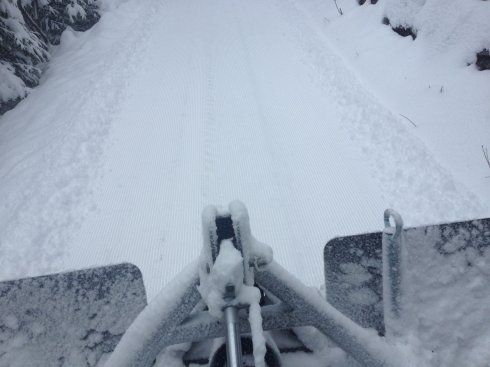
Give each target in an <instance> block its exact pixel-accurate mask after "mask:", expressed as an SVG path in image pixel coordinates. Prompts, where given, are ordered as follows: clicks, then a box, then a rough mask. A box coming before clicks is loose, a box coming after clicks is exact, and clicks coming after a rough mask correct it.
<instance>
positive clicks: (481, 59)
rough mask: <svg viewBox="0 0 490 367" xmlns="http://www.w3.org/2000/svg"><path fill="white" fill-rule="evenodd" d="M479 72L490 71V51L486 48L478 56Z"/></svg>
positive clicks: (477, 65)
mask: <svg viewBox="0 0 490 367" xmlns="http://www.w3.org/2000/svg"><path fill="white" fill-rule="evenodd" d="M476 67H477V68H478V70H490V51H489V50H487V49H486V48H485V49H483V50H482V51H480V52H478V53H477V54H476Z"/></svg>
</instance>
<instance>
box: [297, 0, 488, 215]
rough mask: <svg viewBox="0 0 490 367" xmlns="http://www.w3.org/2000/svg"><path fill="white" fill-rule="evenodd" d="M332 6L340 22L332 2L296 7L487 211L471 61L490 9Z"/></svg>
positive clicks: (424, 4) (484, 42)
mask: <svg viewBox="0 0 490 367" xmlns="http://www.w3.org/2000/svg"><path fill="white" fill-rule="evenodd" d="M337 3H338V5H339V7H340V8H341V10H342V11H343V13H344V15H343V16H341V15H340V14H339V13H338V11H337V9H336V7H335V5H334V3H333V1H321V0H308V1H304V2H297V4H298V7H299V8H301V9H302V10H303V11H304V12H305V14H307V16H308V17H309V19H310V21H311V22H312V24H315V26H316V27H317V29H318V30H319V32H321V33H322V34H324V36H325V37H326V38H327V39H328V41H329V43H330V45H331V46H333V47H334V48H335V49H336V50H337V51H338V52H339V53H340V54H341V55H342V57H343V59H344V61H345V63H346V65H347V66H348V67H349V68H350V69H351V70H353V71H354V72H355V73H356V74H357V76H358V77H359V78H360V79H361V80H362V82H363V84H365V85H368V86H369V89H370V90H371V91H372V92H373V93H374V94H375V95H376V96H377V97H378V98H379V99H380V100H382V101H383V104H385V105H386V106H387V107H389V108H390V110H391V111H393V113H394V114H396V115H397V116H398V117H399V118H400V122H401V123H402V124H403V125H404V126H405V127H406V129H407V130H408V131H409V134H411V135H412V134H413V135H416V136H417V137H419V138H420V139H421V140H422V141H423V142H424V144H425V145H426V147H427V149H428V150H429V151H430V154H431V155H432V156H433V157H435V158H436V160H437V161H438V163H439V164H441V165H442V166H444V167H445V169H447V170H448V171H449V172H450V174H451V176H452V177H454V178H455V179H456V180H457V181H458V182H461V183H462V184H464V185H465V186H466V187H467V188H468V189H469V190H471V191H472V192H473V193H474V194H476V195H477V196H478V199H479V201H480V202H482V203H484V204H485V205H487V206H488V205H489V200H490V178H488V176H489V175H490V167H489V166H488V165H487V162H486V161H485V157H484V154H483V152H482V145H483V146H484V147H486V148H488V147H490V129H489V121H490V71H488V70H487V71H478V69H477V67H476V66H475V62H476V54H477V53H478V52H479V51H481V50H484V49H490V23H489V22H488V19H490V4H489V3H488V2H486V1H468V2H460V1H437V0H426V1H414V2H410V1H403V0H381V1H379V2H378V3H377V4H376V5H371V4H369V1H367V2H366V4H365V5H363V6H360V7H359V6H358V5H357V1H355V0H338V1H337ZM385 17H388V18H389V19H390V22H391V25H392V26H393V27H396V26H402V27H412V28H413V29H415V30H416V31H417V38H416V39H415V40H413V39H412V37H405V38H403V37H401V36H400V35H398V34H396V33H395V32H393V31H392V30H391V29H390V27H389V26H386V25H382V22H383V18H385ZM380 133H381V132H380ZM395 143H396V142H395ZM400 168H401V169H403V167H400ZM429 180H430V179H428V181H429ZM487 213H488V211H487ZM441 219H442V218H441Z"/></svg>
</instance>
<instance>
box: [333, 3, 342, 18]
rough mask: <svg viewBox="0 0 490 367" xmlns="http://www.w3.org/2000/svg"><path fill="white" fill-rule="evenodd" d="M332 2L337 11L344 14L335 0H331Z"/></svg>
mask: <svg viewBox="0 0 490 367" xmlns="http://www.w3.org/2000/svg"><path fill="white" fill-rule="evenodd" d="M333 2H334V3H335V7H336V8H337V11H338V12H339V14H340V15H344V13H343V12H342V9H341V8H339V6H338V5H337V0H333Z"/></svg>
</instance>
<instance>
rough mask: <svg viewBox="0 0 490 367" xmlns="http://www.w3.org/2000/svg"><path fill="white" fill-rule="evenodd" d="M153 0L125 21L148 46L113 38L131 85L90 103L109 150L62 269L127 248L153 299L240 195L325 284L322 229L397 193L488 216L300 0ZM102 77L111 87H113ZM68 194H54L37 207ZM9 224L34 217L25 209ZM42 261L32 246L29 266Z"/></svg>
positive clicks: (373, 220) (265, 235) (297, 266)
mask: <svg viewBox="0 0 490 367" xmlns="http://www.w3.org/2000/svg"><path fill="white" fill-rule="evenodd" d="M131 3H133V2H131V1H129V2H128V3H127V4H131ZM136 3H137V2H136V1H135V2H134V4H136ZM142 3H143V4H144V5H140V6H141V7H144V6H146V5H149V4H156V5H154V6H153V7H151V11H150V10H149V11H146V12H144V13H142V16H145V17H147V19H144V21H143V19H140V21H141V23H140V22H133V23H132V24H131V27H132V28H131V32H129V34H132V32H135V33H137V34H140V33H138V32H141V35H142V36H141V37H142V39H141V42H142V43H143V44H144V45H139V44H138V42H133V43H131V42H128V43H126V44H122V45H120V46H118V49H120V51H119V52H120V53H122V54H124V55H127V56H128V57H129V56H130V55H133V54H134V53H137V54H138V57H137V61H134V60H133V61H131V62H128V63H127V64H124V65H122V64H115V65H116V66H114V67H111V65H109V66H108V67H107V69H106V70H104V75H109V79H110V77H111V76H113V77H114V79H116V80H117V79H118V78H120V77H121V70H123V71H124V72H123V73H122V75H124V76H126V77H127V80H126V82H125V84H124V86H123V87H124V98H119V99H117V100H115V101H113V103H112V108H110V109H106V110H102V111H101V112H100V114H99V115H97V114H94V116H92V117H91V118H93V119H95V118H101V114H102V118H106V119H107V121H108V125H107V126H105V127H101V130H99V132H100V134H101V135H103V139H102V138H101V141H100V144H103V143H104V144H105V145H104V146H105V150H104V151H103V153H100V154H97V155H94V156H93V157H92V158H91V159H90V160H88V158H87V159H86V160H85V161H83V162H85V163H86V164H89V163H90V164H98V163H100V164H101V167H102V168H101V170H100V172H101V174H100V175H99V176H98V179H95V178H93V177H92V176H90V177H91V178H90V179H89V180H87V182H85V181H84V182H83V190H84V191H83V192H93V196H92V197H91V198H90V199H88V198H87V199H85V200H81V199H80V200H78V201H74V202H73V204H72V205H70V213H72V212H73V213H74V214H71V215H74V216H75V217H76V218H79V217H85V219H84V221H83V224H81V223H82V220H81V219H77V226H76V228H73V229H72V230H71V232H69V233H70V236H65V237H62V238H59V239H52V243H53V244H54V245H56V248H57V249H58V250H59V251H60V252H61V255H60V256H62V259H63V262H62V263H57V264H56V265H55V266H53V269H56V270H58V269H61V268H63V269H67V268H80V267H85V266H91V265H103V264H108V263H115V262H120V261H130V262H133V263H135V264H136V265H138V266H139V267H140V268H141V270H142V272H143V275H144V278H145V283H146V285H147V290H148V295H149V297H150V298H152V297H153V296H154V295H155V294H156V292H158V290H160V289H161V288H162V287H163V286H164V285H165V284H166V283H168V282H169V281H170V279H171V278H172V277H174V276H175V275H176V274H177V273H178V272H179V270H180V269H182V268H183V267H184V265H185V264H187V263H189V262H190V261H191V260H193V259H194V258H196V257H197V256H198V254H199V251H200V246H201V224H200V213H201V210H202V208H203V207H204V206H205V205H206V204H220V203H221V204H227V203H228V202H229V201H230V200H233V199H240V200H242V201H243V202H244V203H245V204H246V205H247V207H248V208H249V212H250V216H251V226H252V232H253V233H254V235H255V236H256V237H257V238H258V239H259V240H261V241H263V242H265V243H267V244H269V245H271V246H272V248H273V249H274V252H275V259H276V260H277V261H278V262H279V263H281V264H282V265H283V266H285V267H286V268H287V269H288V270H290V271H291V272H292V273H293V274H295V275H296V276H298V277H299V278H300V279H302V280H303V281H304V282H306V283H307V284H309V285H315V286H318V285H320V284H321V283H323V246H324V245H325V243H326V242H327V241H328V240H329V239H331V238H332V237H334V236H337V235H343V234H354V233H359V232H365V231H373V230H379V229H381V228H382V223H383V222H382V214H383V210H384V209H385V208H386V207H390V206H393V207H394V208H395V209H397V210H399V211H400V212H401V213H402V214H403V215H404V217H405V218H406V221H407V223H408V224H412V225H413V224H421V223H434V222H440V221H443V220H458V219H467V218H473V217H479V216H482V215H483V213H484V209H482V208H481V207H480V205H479V203H478V202H477V201H476V199H475V198H474V196H473V195H471V194H470V193H469V192H467V190H466V189H465V188H464V187H462V186H461V185H459V184H458V183H457V182H455V181H454V180H453V178H451V177H450V176H449V175H448V174H447V173H446V172H445V171H444V169H442V168H441V167H440V166H439V165H438V164H437V162H435V161H434V159H433V158H431V157H430V155H429V154H428V153H427V152H426V150H425V147H424V146H423V145H422V144H421V143H420V142H419V141H418V140H417V139H416V138H414V137H413V136H411V135H410V133H409V132H408V131H406V130H405V129H404V128H403V125H404V123H403V122H401V121H400V120H399V117H397V116H396V115H394V114H392V113H391V112H390V111H389V110H387V109H386V108H385V107H384V106H383V105H382V104H380V102H379V101H377V100H376V99H375V98H374V97H373V96H372V95H371V94H370V93H369V92H368V90H367V89H366V87H365V86H363V85H362V84H361V83H360V82H358V81H357V80H356V79H355V77H354V76H353V74H352V73H351V72H350V71H349V70H348V69H347V68H346V67H345V66H344V65H343V62H342V60H341V59H340V58H339V57H338V56H337V55H336V54H335V53H334V52H333V51H332V50H331V48H330V46H329V45H328V43H327V42H326V41H325V40H324V38H323V37H322V35H321V32H319V31H317V30H315V29H313V28H311V27H310V26H309V23H308V20H307V18H305V15H304V14H303V13H301V11H300V10H298V8H297V7H296V5H295V3H294V1H293V0H284V1H279V0H271V1H267V2H264V1H260V0H249V1H240V0H209V1H207V2H205V3H203V2H200V1H196V0H179V1H177V0H167V1H164V2H158V3H157V2H151V1H145V2H142ZM125 8H126V9H127V13H125V14H126V15H125V16H126V17H127V18H128V17H129V18H130V17H131V14H130V12H131V11H132V10H131V7H130V6H126V7H125ZM108 14H109V15H110V13H108ZM122 15H124V14H123V13H122V11H121V10H120V9H119V16H122ZM123 20H124V21H125V20H126V18H124V17H123V19H122V20H121V19H117V20H116V19H115V20H114V24H116V23H117V22H118V21H120V22H121V23H124V22H123ZM143 29H144V31H143ZM143 35H147V37H143ZM97 37H104V33H103V32H102V33H101V34H95V35H94V40H97V39H98V38H97ZM130 37H131V36H130ZM133 38H134V37H133ZM106 57H107V56H106ZM123 59H124V58H123ZM128 74H129V76H128ZM111 80H112V79H111ZM48 82H49V80H48V81H47V82H46V84H47V83H48ZM104 86H105V87H106V88H107V93H108V94H109V95H110V93H113V89H114V88H116V87H117V86H114V85H111V84H110V83H108V84H107V85H106V84H102V87H104ZM29 98H31V97H29ZM89 100H91V99H89ZM28 103H29V101H26V103H25V105H27V106H28ZM82 107H90V105H85V106H82ZM104 114H105V115H104ZM12 115H14V114H11V115H10V116H12ZM80 134H82V132H80ZM46 154H48V156H47V158H46V159H48V160H49V161H50V162H54V163H56V162H58V160H59V157H57V156H56V155H55V153H53V154H51V153H49V151H48V153H46ZM49 154H51V155H49ZM54 163H53V164H54ZM75 168H76V170H77V172H76V173H71V172H68V173H66V175H65V176H66V177H65V176H63V175H64V173H63V172H61V173H60V172H54V173H53V175H54V176H56V175H58V176H59V177H65V179H66V180H68V181H69V180H70V179H71V177H72V176H73V175H76V174H83V173H84V172H85V171H86V170H88V168H87V167H86V166H84V165H80V166H76V167H75ZM45 180H46V182H51V181H50V178H46V179H45ZM43 182H44V181H43ZM31 185H33V184H31ZM55 190H56V186H54V189H52V191H53V192H54V191H55ZM86 196H88V195H86ZM32 200H34V199H32ZM18 202H21V201H20V199H19V200H18ZM87 202H90V203H87ZM12 203H14V202H13V201H12ZM91 203H93V204H94V206H95V207H96V209H95V210H91V211H88V210H87V207H90V205H92V204H91ZM12 205H13V204H12ZM60 208H61V209H60ZM63 208H64V207H63V206H61V204H58V203H44V204H43V205H42V206H41V205H40V206H39V208H37V207H36V208H35V211H34V213H33V214H32V213H30V214H32V215H33V216H35V215H36V213H43V214H44V215H45V216H46V217H48V218H49V215H50V213H52V212H56V211H57V210H58V211H61V212H63ZM65 210H67V209H66V208H65ZM12 223H13V224H12V226H13V227H12V228H14V231H15V230H16V231H21V230H22V229H23V228H24V229H25V227H22V221H21V219H19V218H17V217H15V218H14V220H13V221H12ZM53 223H54V224H53ZM48 224H49V225H50V226H51V227H52V228H56V225H55V224H56V222H55V221H52V222H49V223H48ZM78 224H80V228H78ZM53 231H54V229H53ZM38 232H39V231H38ZM27 233H28V235H27V237H28V238H27V239H26V243H27V244H26V245H25V246H26V248H27V249H28V250H32V249H37V248H36V246H35V245H32V243H35V241H36V237H35V236H36V231H29V232H27ZM13 239H15V237H13V236H12V235H10V234H9V233H7V234H6V235H3V240H7V241H13ZM47 246H48V244H45V245H43V248H44V247H47ZM11 248H13V245H12V247H11ZM24 252H25V251H24ZM35 259H36V258H35V256H34V255H28V256H26V261H27V262H30V263H32V265H31V266H30V267H29V271H30V272H33V273H35V272H36V271H38V272H39V269H36V265H35V264H36V262H35Z"/></svg>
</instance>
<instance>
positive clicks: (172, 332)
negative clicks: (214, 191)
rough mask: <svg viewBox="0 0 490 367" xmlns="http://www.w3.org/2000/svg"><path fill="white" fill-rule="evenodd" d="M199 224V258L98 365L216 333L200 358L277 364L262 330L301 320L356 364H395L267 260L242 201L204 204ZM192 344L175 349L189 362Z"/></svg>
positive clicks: (119, 363) (129, 366) (144, 360)
mask: <svg viewBox="0 0 490 367" xmlns="http://www.w3.org/2000/svg"><path fill="white" fill-rule="evenodd" d="M203 228H204V245H203V249H202V253H201V256H200V259H199V261H198V262H196V263H194V264H192V265H190V266H189V267H188V268H187V269H186V270H185V271H184V272H182V273H181V274H180V275H179V276H177V278H176V281H175V282H174V283H172V284H171V285H170V286H169V287H168V288H167V289H165V290H164V291H163V292H162V293H161V294H160V296H158V297H157V299H155V300H154V301H153V302H152V303H150V304H149V305H148V306H147V308H146V309H145V310H144V311H143V312H142V313H141V314H140V315H139V316H138V317H137V318H136V320H135V321H134V322H133V324H132V325H131V326H130V327H129V329H128V330H127V331H126V333H125V335H124V336H123V338H122V339H121V341H120V343H119V344H118V346H117V347H116V350H115V351H114V353H113V354H112V356H111V357H110V358H109V360H108V361H107V363H106V364H105V367H150V366H152V364H153V363H154V361H155V359H156V358H157V356H158V355H159V353H160V352H161V351H162V350H163V349H164V348H167V347H169V346H171V345H174V344H179V343H192V342H201V341H203V340H208V339H212V338H218V339H215V341H214V342H213V343H214V345H212V346H211V348H210V349H209V351H210V354H209V360H207V361H204V360H203V361H202V362H203V364H205V365H208V366H214V367H217V366H230V367H238V366H240V367H241V366H244V365H246V366H269V367H273V366H280V365H281V361H280V354H279V351H278V347H277V345H276V344H275V343H274V341H273V340H272V337H271V335H272V334H267V333H265V332H264V331H269V330H270V331H272V330H292V329H294V328H297V327H301V326H314V327H315V328H317V329H318V330H319V331H320V332H321V333H323V334H325V335H326V336H328V337H329V338H330V339H331V340H332V341H334V342H335V343H336V344H337V345H338V346H339V347H341V348H342V349H343V350H344V351H345V352H347V353H348V354H349V355H351V356H352V357H353V358H354V359H355V360H357V361H358V362H359V363H360V364H361V365H363V366H366V367H382V366H383V367H390V366H392V367H399V366H400V365H401V364H400V363H401V360H403V359H400V358H399V356H398V351H397V350H396V349H394V347H393V346H391V345H389V344H388V343H387V342H386V340H385V339H384V338H382V337H380V336H377V335H376V334H373V332H371V331H369V330H367V329H364V328H363V327H361V326H359V325H358V324H356V323H355V322H353V321H352V320H350V319H349V318H347V317H346V316H344V315H342V314H341V313H340V312H339V311H337V310H336V309H335V308H334V307H333V306H331V305H330V304H329V303H328V302H326V301H325V300H324V299H323V298H322V297H321V296H320V295H319V294H318V292H316V291H315V290H313V289H311V288H309V287H306V286H304V285H303V284H301V283H300V282H299V281H298V280H297V279H296V278H294V277H293V276H292V275H290V274H289V273H288V272H287V271H286V270H285V269H283V268H282V267H281V266H280V265H279V264H277V263H276V262H274V261H273V260H272V251H271V250H270V248H269V247H268V246H266V245H264V244H261V243H260V242H258V241H256V240H255V239H254V238H253V236H252V235H251V232H250V226H249V221H248V213H247V210H246V208H245V206H244V205H243V204H242V203H240V202H237V201H235V202H232V203H231V204H230V205H229V206H228V208H226V209H220V208H216V207H208V208H207V209H205V211H204V214H203ZM223 337H224V338H225V340H226V359H225V358H224V353H222V351H223V350H224V349H223V342H222V339H219V338H223ZM247 340H248V341H250V340H251V341H252V344H253V348H252V351H253V357H251V358H246V359H245V358H243V357H244V356H242V346H244V345H247V343H246V342H244V341H247ZM216 343H217V344H216ZM194 346H201V347H202V346H203V344H202V343H198V344H194V345H192V344H186V347H185V348H183V349H180V351H179V348H177V349H176V351H178V352H177V353H178V354H179V355H180V356H182V358H183V359H184V360H186V359H187V360H189V354H192V353H193V352H196V353H197V351H193V350H192V349H193V347H194ZM196 349H199V348H196ZM220 351H221V352H220ZM245 357H247V356H245ZM250 359H253V362H252V361H250V362H251V364H249V361H248V360H250ZM196 362H197V361H192V363H196ZM189 363H190V362H189ZM244 363H245V364H244Z"/></svg>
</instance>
